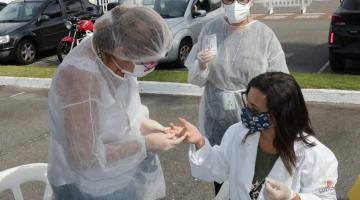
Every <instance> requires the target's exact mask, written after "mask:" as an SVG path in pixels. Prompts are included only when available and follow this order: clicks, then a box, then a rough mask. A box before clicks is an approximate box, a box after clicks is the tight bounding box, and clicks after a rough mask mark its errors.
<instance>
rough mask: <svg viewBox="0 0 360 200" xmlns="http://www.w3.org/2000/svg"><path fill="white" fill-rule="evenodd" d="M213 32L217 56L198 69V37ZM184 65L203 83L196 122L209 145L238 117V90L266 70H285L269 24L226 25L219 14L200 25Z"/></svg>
mask: <svg viewBox="0 0 360 200" xmlns="http://www.w3.org/2000/svg"><path fill="white" fill-rule="evenodd" d="M213 34H215V35H216V40H217V56H216V57H215V59H213V60H212V61H211V62H210V63H209V64H208V69H207V70H199V64H198V61H197V55H198V53H199V52H200V51H201V50H202V49H201V47H202V46H203V45H202V44H201V43H202V42H203V41H202V38H204V36H206V35H213ZM185 66H186V67H187V68H188V69H189V76H188V81H189V82H190V83H192V84H195V85H198V86H201V87H202V86H205V90H204V94H203V96H202V100H201V103H200V108H199V126H200V130H201V131H202V133H204V134H205V135H206V137H207V138H208V139H209V142H210V143H211V145H214V144H220V142H221V139H222V137H223V135H224V133H225V131H226V130H227V128H228V127H229V126H231V125H232V124H234V123H236V122H239V121H240V113H239V111H240V107H239V102H240V100H241V98H240V92H241V91H242V90H244V89H246V86H247V84H248V83H249V81H250V80H251V79H252V78H253V77H255V76H257V75H258V74H261V73H264V72H267V71H282V72H285V73H288V72H289V71H288V68H287V65H286V60H285V54H284V52H283V50H282V47H281V45H280V42H279V40H278V39H277V37H276V35H275V34H274V32H273V31H272V30H271V29H270V28H269V27H267V26H266V25H265V24H263V23H262V22H260V21H253V22H250V24H248V25H246V26H245V27H240V28H239V27H235V26H230V25H229V24H228V23H227V22H226V21H225V20H224V19H223V17H220V18H217V19H214V20H213V21H211V22H209V23H208V24H207V25H206V26H205V27H204V28H203V29H202V31H201V33H200V35H199V40H198V42H197V43H196V44H195V45H194V46H193V48H192V49H191V52H190V54H189V56H188V57H187V60H186V61H185ZM228 100H231V102H234V104H232V105H234V106H231V107H232V108H231V109H230V108H229V109H227V108H225V106H224V105H225V104H226V101H228ZM224 102H225V103H224Z"/></svg>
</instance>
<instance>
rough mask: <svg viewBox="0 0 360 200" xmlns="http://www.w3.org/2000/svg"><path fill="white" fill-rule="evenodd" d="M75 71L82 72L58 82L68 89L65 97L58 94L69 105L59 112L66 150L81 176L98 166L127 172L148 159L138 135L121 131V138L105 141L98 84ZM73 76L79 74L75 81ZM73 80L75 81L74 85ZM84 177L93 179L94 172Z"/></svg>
mask: <svg viewBox="0 0 360 200" xmlns="http://www.w3.org/2000/svg"><path fill="white" fill-rule="evenodd" d="M74 71H75V72H74ZM76 71H79V70H76V69H75V70H71V71H70V72H62V73H63V75H62V76H60V81H58V87H59V88H62V87H63V89H65V90H68V91H67V92H66V94H63V95H61V94H59V95H60V96H62V97H60V99H61V100H62V101H64V102H67V103H65V104H63V105H64V106H60V112H61V111H62V112H63V115H64V116H63V119H64V133H65V134H64V135H65V139H66V144H67V145H66V147H64V151H65V152H66V155H67V157H68V160H69V163H70V165H71V166H72V168H73V169H74V170H75V171H79V172H80V173H81V172H83V171H86V170H87V169H91V168H99V167H100V168H101V169H103V170H102V171H107V172H109V170H115V171H116V173H117V174H118V173H121V171H124V173H126V171H128V170H129V169H131V168H133V167H134V166H136V165H137V164H138V163H140V162H141V161H142V160H143V159H144V158H145V152H146V150H145V143H144V139H143V137H142V136H140V135H139V134H124V133H122V130H119V135H121V137H119V138H120V139H118V140H114V141H111V142H104V141H103V140H102V135H103V134H104V132H106V131H107V130H106V127H104V125H103V124H104V123H103V122H102V120H101V117H100V116H101V115H100V111H99V107H100V104H101V101H100V97H99V94H100V87H99V84H98V83H97V81H96V80H95V78H94V77H93V76H92V75H91V74H90V73H87V72H84V71H82V73H81V72H80V73H77V72H76ZM71 73H72V75H70V74H71ZM74 74H77V76H76V78H75V76H74ZM79 74H80V75H79ZM61 79H63V81H61ZM74 79H76V81H74V82H73V81H72V80H74ZM59 91H61V89H60V90H59ZM64 102H63V103H64ZM82 174H83V176H91V173H82ZM99 176H100V177H101V175H99V174H96V177H99ZM88 178H89V177H88Z"/></svg>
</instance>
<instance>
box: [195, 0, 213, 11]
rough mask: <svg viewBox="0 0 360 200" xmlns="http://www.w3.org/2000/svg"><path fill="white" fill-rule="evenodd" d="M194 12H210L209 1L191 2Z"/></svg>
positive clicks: (196, 0) (197, 0)
mask: <svg viewBox="0 0 360 200" xmlns="http://www.w3.org/2000/svg"><path fill="white" fill-rule="evenodd" d="M193 9H194V10H205V11H206V12H210V1H209V0H194V2H193Z"/></svg>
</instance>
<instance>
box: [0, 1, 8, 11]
mask: <svg viewBox="0 0 360 200" xmlns="http://www.w3.org/2000/svg"><path fill="white" fill-rule="evenodd" d="M6 5H7V4H6V3H3V2H0V10H2V9H3V8H4V7H5V6H6Z"/></svg>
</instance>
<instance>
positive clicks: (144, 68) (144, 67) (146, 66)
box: [111, 57, 158, 77]
mask: <svg viewBox="0 0 360 200" xmlns="http://www.w3.org/2000/svg"><path fill="white" fill-rule="evenodd" d="M111 59H112V61H113V63H114V64H115V65H116V67H117V68H119V69H120V70H121V71H122V72H123V73H124V74H127V75H129V76H134V77H144V76H146V75H148V74H150V73H151V72H153V71H154V70H155V67H156V65H157V64H158V62H150V63H136V64H135V65H134V71H133V72H129V71H126V70H124V69H122V68H121V67H120V66H119V64H118V63H117V62H116V61H115V59H114V58H113V57H111Z"/></svg>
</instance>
